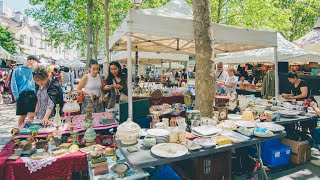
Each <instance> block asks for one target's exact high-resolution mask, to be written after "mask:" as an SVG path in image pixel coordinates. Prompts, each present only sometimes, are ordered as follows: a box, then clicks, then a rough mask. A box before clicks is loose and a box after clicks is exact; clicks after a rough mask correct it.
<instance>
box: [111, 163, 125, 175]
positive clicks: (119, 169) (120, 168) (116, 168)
mask: <svg viewBox="0 0 320 180" xmlns="http://www.w3.org/2000/svg"><path fill="white" fill-rule="evenodd" d="M128 169H129V167H128V165H127V164H125V163H117V164H115V165H113V166H112V167H111V171H113V172H115V173H117V174H118V176H119V178H123V177H124V176H125V174H126V172H127V170H128Z"/></svg>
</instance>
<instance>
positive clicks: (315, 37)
mask: <svg viewBox="0 0 320 180" xmlns="http://www.w3.org/2000/svg"><path fill="white" fill-rule="evenodd" d="M295 43H297V44H298V45H300V46H301V47H302V48H303V49H306V50H310V51H314V52H318V53H320V18H318V21H317V23H316V25H315V26H314V29H313V30H312V31H311V32H309V33H308V34H306V35H305V36H303V37H301V38H299V39H298V40H297V41H295ZM318 62H319V61H318Z"/></svg>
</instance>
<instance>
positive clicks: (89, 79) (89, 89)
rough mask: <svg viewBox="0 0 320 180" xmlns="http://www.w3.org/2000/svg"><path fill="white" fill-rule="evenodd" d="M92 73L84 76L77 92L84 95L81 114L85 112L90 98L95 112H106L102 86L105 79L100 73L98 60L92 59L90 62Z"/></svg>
mask: <svg viewBox="0 0 320 180" xmlns="http://www.w3.org/2000/svg"><path fill="white" fill-rule="evenodd" d="M89 70H90V73H89V74H87V75H85V76H83V77H82V78H81V80H80V82H79V85H78V88H77V93H78V94H83V95H84V97H85V98H84V101H83V103H82V108H81V114H84V113H85V111H84V109H85V107H86V106H87V105H88V103H89V100H90V99H89V98H91V99H92V100H93V111H92V112H93V113H97V112H104V106H103V95H102V87H103V80H102V78H101V76H100V75H99V74H98V72H99V70H100V68H99V64H98V62H97V61H94V60H91V61H90V64H89Z"/></svg>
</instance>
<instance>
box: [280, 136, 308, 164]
mask: <svg viewBox="0 0 320 180" xmlns="http://www.w3.org/2000/svg"><path fill="white" fill-rule="evenodd" d="M281 143H282V144H285V145H287V146H290V147H291V157H290V160H291V162H293V163H295V164H301V163H304V162H307V161H310V158H311V146H310V144H309V142H308V141H301V142H298V141H294V140H290V139H287V138H282V139H281Z"/></svg>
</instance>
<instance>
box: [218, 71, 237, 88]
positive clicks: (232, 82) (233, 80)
mask: <svg viewBox="0 0 320 180" xmlns="http://www.w3.org/2000/svg"><path fill="white" fill-rule="evenodd" d="M227 72H228V76H229V77H228V78H227V79H226V80H225V82H220V83H219V85H220V86H221V87H222V88H223V90H224V94H228V93H232V92H233V93H237V82H238V77H237V76H235V75H234V73H235V71H234V69H233V68H229V69H228V70H227Z"/></svg>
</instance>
